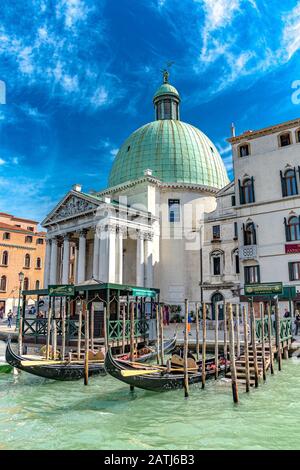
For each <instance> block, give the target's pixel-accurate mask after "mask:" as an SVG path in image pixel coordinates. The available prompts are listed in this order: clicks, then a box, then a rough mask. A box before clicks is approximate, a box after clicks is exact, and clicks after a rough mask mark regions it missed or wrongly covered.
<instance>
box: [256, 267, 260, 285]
mask: <svg viewBox="0 0 300 470" xmlns="http://www.w3.org/2000/svg"><path fill="white" fill-rule="evenodd" d="M257 279H258V282H259V283H260V266H257Z"/></svg>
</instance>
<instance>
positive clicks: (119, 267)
mask: <svg viewBox="0 0 300 470" xmlns="http://www.w3.org/2000/svg"><path fill="white" fill-rule="evenodd" d="M123 234H124V229H123V227H119V229H118V234H117V254H118V261H117V273H118V277H117V283H118V284H123Z"/></svg>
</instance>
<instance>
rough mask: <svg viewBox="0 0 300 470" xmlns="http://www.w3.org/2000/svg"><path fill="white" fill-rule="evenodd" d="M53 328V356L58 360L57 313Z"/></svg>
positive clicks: (53, 320)
mask: <svg viewBox="0 0 300 470" xmlns="http://www.w3.org/2000/svg"><path fill="white" fill-rule="evenodd" d="M52 330H53V337H52V348H53V350H52V358H53V359H54V360H56V353H57V323H56V318H55V315H54V317H53V319H52Z"/></svg>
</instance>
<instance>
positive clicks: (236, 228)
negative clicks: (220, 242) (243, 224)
mask: <svg viewBox="0 0 300 470" xmlns="http://www.w3.org/2000/svg"><path fill="white" fill-rule="evenodd" d="M233 233H234V235H233V237H234V238H238V224H237V222H234V229H233Z"/></svg>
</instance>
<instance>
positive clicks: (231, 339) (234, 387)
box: [228, 304, 239, 403]
mask: <svg viewBox="0 0 300 470" xmlns="http://www.w3.org/2000/svg"><path fill="white" fill-rule="evenodd" d="M228 323H229V354H230V371H231V386H232V396H233V401H234V403H238V401H239V394H238V384H237V374H236V367H235V345H234V324H233V315H232V304H228Z"/></svg>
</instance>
